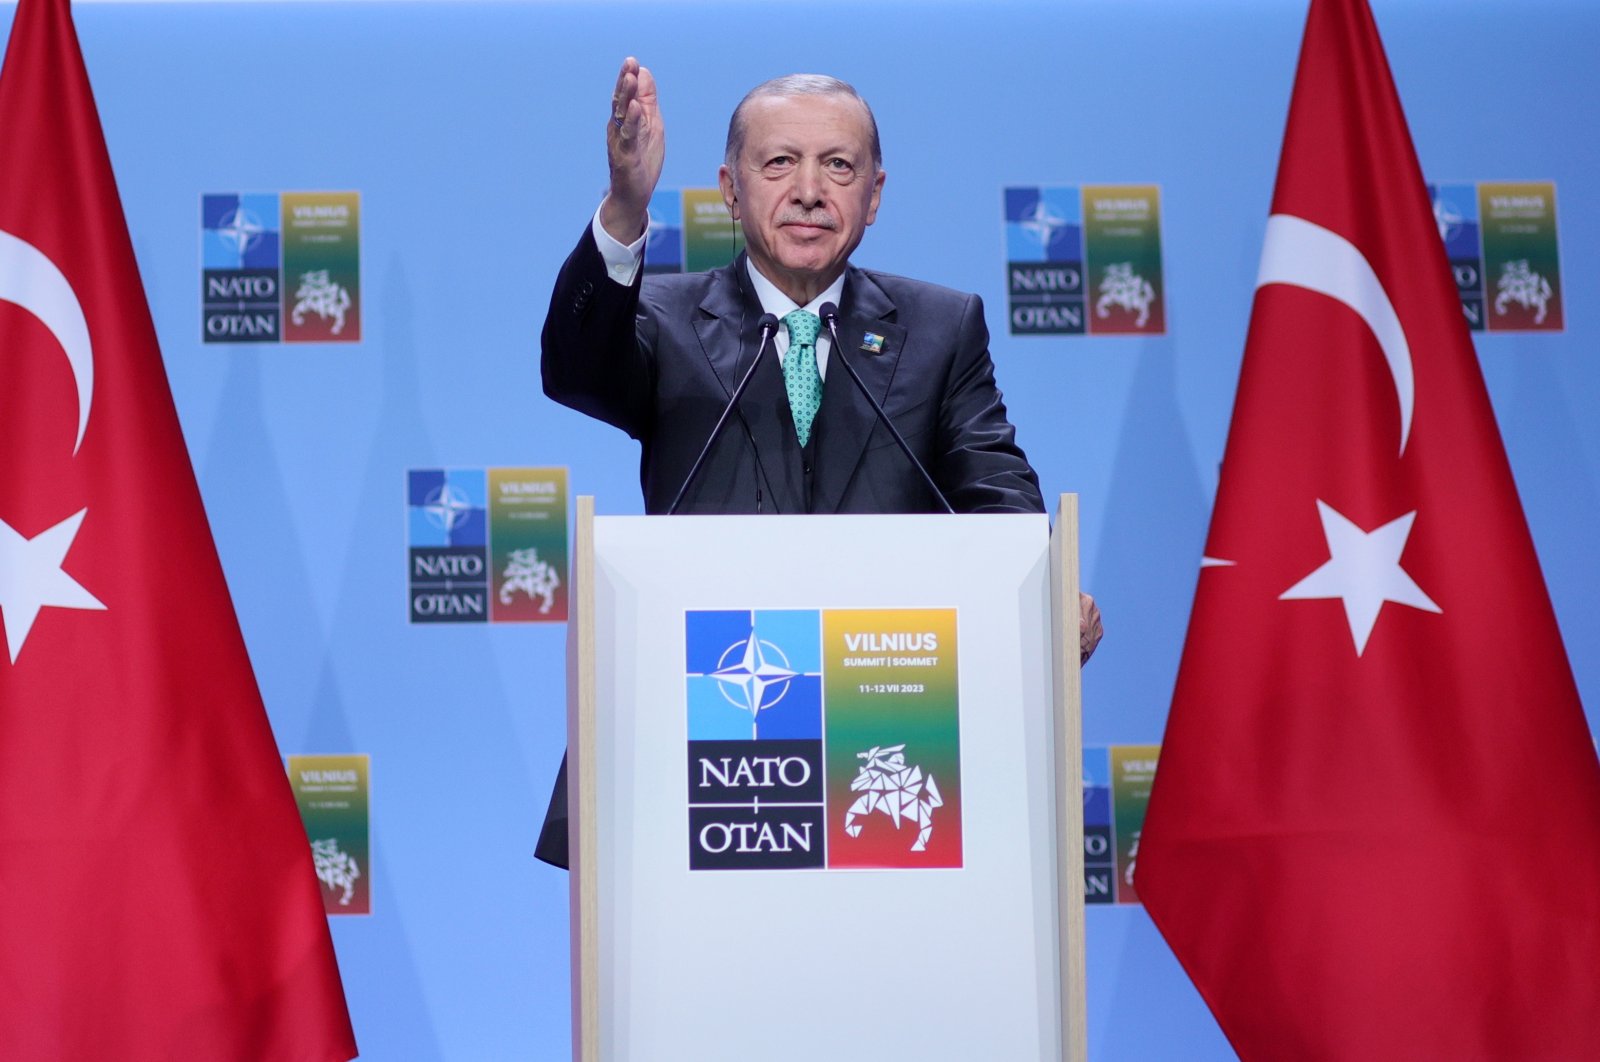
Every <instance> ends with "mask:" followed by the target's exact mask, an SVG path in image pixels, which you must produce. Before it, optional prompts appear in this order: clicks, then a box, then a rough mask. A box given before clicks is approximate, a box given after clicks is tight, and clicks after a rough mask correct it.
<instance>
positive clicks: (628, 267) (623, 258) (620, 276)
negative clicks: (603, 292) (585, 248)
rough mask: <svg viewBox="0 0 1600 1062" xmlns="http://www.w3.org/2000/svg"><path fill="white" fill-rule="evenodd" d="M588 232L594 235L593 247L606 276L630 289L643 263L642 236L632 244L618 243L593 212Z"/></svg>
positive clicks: (597, 210) (598, 216)
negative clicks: (602, 261)
mask: <svg viewBox="0 0 1600 1062" xmlns="http://www.w3.org/2000/svg"><path fill="white" fill-rule="evenodd" d="M589 230H590V231H591V232H593V233H594V242H595V246H597V247H599V248H600V257H601V258H602V259H604V260H605V263H606V275H607V276H609V277H610V278H611V279H612V280H614V281H616V282H617V283H618V284H621V285H622V286H623V287H625V288H626V287H631V286H632V285H633V281H634V279H635V278H636V277H638V275H639V266H640V265H641V264H642V263H643V262H644V236H642V235H641V236H640V237H639V238H638V239H637V240H634V241H633V242H632V243H627V244H624V243H618V242H617V241H616V239H614V238H613V237H612V235H611V234H610V233H609V232H607V231H606V227H605V226H604V225H602V224H600V211H599V209H598V208H597V209H596V210H595V212H594V220H593V221H591V222H590V223H589Z"/></svg>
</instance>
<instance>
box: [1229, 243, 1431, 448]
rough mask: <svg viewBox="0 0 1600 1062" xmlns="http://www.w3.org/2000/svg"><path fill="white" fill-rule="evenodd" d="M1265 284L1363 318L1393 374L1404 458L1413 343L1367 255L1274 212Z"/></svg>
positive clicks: (1261, 279)
mask: <svg viewBox="0 0 1600 1062" xmlns="http://www.w3.org/2000/svg"><path fill="white" fill-rule="evenodd" d="M1268 284H1292V285H1294V286H1295V287H1300V288H1305V289H1306V290H1308V291H1315V292H1317V293H1318V294H1321V295H1326V296H1328V297H1329V298H1331V299H1337V300H1339V301H1340V302H1342V303H1344V304H1345V305H1346V306H1348V307H1350V308H1351V309H1352V310H1354V311H1355V312H1356V313H1357V314H1358V315H1359V316H1360V317H1361V319H1362V320H1363V321H1365V322H1367V327H1368V328H1370V329H1372V334H1373V335H1374V336H1375V337H1377V340H1378V346H1379V347H1380V348H1381V349H1382V350H1383V357H1384V360H1386V361H1387V362H1388V363H1389V372H1390V374H1391V375H1393V376H1394V389H1395V393H1396V395H1397V396H1398V397H1399V399H1400V454H1401V456H1404V455H1405V452H1406V440H1407V439H1409V438H1410V436H1411V413H1412V408H1413V406H1414V405H1415V402H1416V381H1415V379H1414V378H1413V375H1412V368H1411V345H1410V344H1409V343H1407V342H1406V333H1405V329H1403V328H1401V327H1400V315H1399V314H1397V313H1395V310H1394V303H1393V302H1391V301H1390V299H1389V293H1388V292H1387V291H1385V290H1384V288H1383V282H1382V281H1381V280H1379V279H1378V274H1377V273H1376V272H1375V271H1374V270H1373V268H1372V264H1371V263H1370V262H1368V261H1367V258H1366V256H1365V255H1363V254H1362V253H1361V252H1360V251H1359V250H1358V249H1357V248H1356V245H1355V244H1353V243H1351V242H1350V241H1349V240H1347V239H1345V238H1344V237H1343V236H1340V235H1339V234H1338V233H1337V232H1334V231H1332V230H1330V229H1325V228H1323V227H1322V226H1321V225H1314V224H1312V223H1311V222H1309V221H1307V220H1305V219H1304V218H1297V217H1294V216H1293V215H1290V214H1273V215H1272V216H1271V217H1269V218H1268V219H1267V238H1266V241H1265V243H1264V244H1263V245H1262V248H1261V274H1260V276H1258V277H1257V278H1256V287H1258V288H1260V287H1264V286H1266V285H1268Z"/></svg>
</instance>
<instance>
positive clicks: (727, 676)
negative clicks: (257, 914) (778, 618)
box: [712, 631, 796, 718]
mask: <svg viewBox="0 0 1600 1062" xmlns="http://www.w3.org/2000/svg"><path fill="white" fill-rule="evenodd" d="M735 644H737V643H735ZM773 650H774V653H775V654H776V655H778V656H779V657H780V658H781V656H782V654H781V653H777V650H776V647H775V646H774V647H773ZM795 674H796V673H795V672H793V671H791V670H789V669H788V668H787V667H784V666H783V665H781V664H777V663H773V662H772V661H770V660H768V659H767V658H766V655H765V653H764V652H763V650H762V644H761V639H760V638H757V637H756V634H755V632H754V631H751V632H750V637H749V639H748V640H747V641H746V642H745V643H744V652H743V653H742V654H741V656H740V659H739V662H738V663H736V664H733V665H731V666H729V667H723V668H718V669H717V670H716V671H714V672H712V677H713V678H715V679H716V680H717V681H718V682H720V683H722V695H723V696H724V697H727V698H728V700H729V701H731V702H732V703H733V704H735V705H737V706H738V707H740V708H743V709H744V710H745V711H747V712H749V713H750V715H751V717H752V718H754V717H755V716H756V715H758V714H759V713H760V712H761V710H762V709H764V708H771V707H772V706H773V705H775V704H777V703H778V701H779V700H781V699H782V697H783V692H786V691H780V692H779V694H778V696H777V697H774V698H773V699H772V700H770V701H768V700H767V689H768V687H771V686H777V685H779V684H780V683H787V682H788V681H789V680H790V679H792V678H794V677H795ZM730 690H736V691H737V696H735V695H734V694H733V693H730V692H729V691H730Z"/></svg>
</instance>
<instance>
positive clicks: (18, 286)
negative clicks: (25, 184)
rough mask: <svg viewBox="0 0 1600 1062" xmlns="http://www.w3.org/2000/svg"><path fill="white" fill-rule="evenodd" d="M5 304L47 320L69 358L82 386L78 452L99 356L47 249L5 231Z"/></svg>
mask: <svg viewBox="0 0 1600 1062" xmlns="http://www.w3.org/2000/svg"><path fill="white" fill-rule="evenodd" d="M0 300H4V301H6V302H13V303H16V304H17V305H18V306H20V307H22V308H23V309H24V310H27V311H28V312H29V313H31V314H33V315H34V316H35V317H37V318H38V319H39V320H40V321H42V322H43V323H44V326H45V327H46V328H48V329H49V330H50V334H51V335H53V336H55V337H56V342H57V343H59V344H61V349H62V350H63V351H64V352H65V353H66V355H67V362H68V363H69V364H70V365H71V366H72V379H73V381H74V382H75V383H76V384H77V385H78V438H77V440H76V441H75V442H74V443H73V444H72V452H73V453H74V454H76V453H77V452H78V447H80V446H82V445H83V433H84V430H85V429H86V428H88V426H89V400H90V399H91V398H92V397H93V396H94V352H93V350H92V348H91V347H90V345H89V322H88V321H87V320H85V319H84V316H83V307H82V306H81V305H80V304H79V302H78V296H77V295H76V294H74V293H73V290H72V285H71V284H69V283H67V278H66V277H65V276H63V275H62V273H61V270H60V269H58V268H56V264H55V263H54V262H52V261H50V259H49V258H48V257H47V256H46V255H45V254H44V252H43V251H41V250H39V249H38V248H37V247H35V246H34V245H33V244H31V243H29V242H28V241H26V240H22V239H18V238H17V237H16V236H13V235H11V233H9V232H6V231H5V230H4V229H0Z"/></svg>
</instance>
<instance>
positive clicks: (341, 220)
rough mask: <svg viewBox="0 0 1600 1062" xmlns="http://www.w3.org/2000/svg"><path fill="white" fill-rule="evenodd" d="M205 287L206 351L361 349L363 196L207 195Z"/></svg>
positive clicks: (202, 306) (202, 246) (203, 250)
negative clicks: (211, 347)
mask: <svg viewBox="0 0 1600 1062" xmlns="http://www.w3.org/2000/svg"><path fill="white" fill-rule="evenodd" d="M200 285H201V295H200V321H201V327H200V338H201V341H202V342H206V343H277V342H285V343H356V342H359V341H360V339H361V196H360V194H359V193H357V192H283V193H277V192H264V193H253V194H252V193H247V194H241V193H237V192H226V193H211V194H207V195H202V196H201V197H200Z"/></svg>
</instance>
